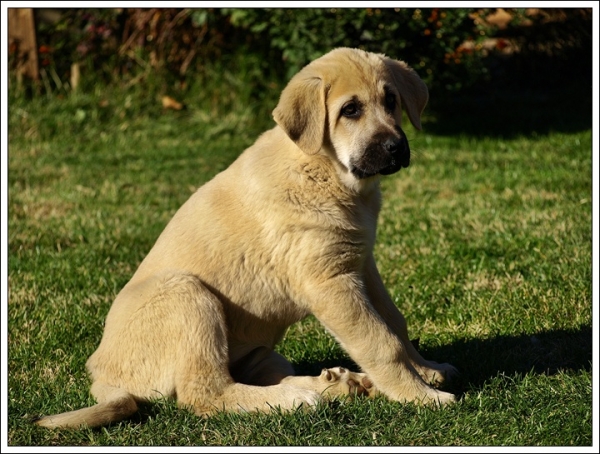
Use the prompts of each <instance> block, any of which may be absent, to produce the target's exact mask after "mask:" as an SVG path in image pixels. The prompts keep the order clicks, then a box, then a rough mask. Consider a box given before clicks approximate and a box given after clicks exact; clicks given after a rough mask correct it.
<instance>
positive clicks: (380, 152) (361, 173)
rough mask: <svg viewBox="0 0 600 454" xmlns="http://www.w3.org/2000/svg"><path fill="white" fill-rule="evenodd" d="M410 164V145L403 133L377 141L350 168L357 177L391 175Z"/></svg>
mask: <svg viewBox="0 0 600 454" xmlns="http://www.w3.org/2000/svg"><path fill="white" fill-rule="evenodd" d="M409 165H410V147H409V146H408V140H406V137H405V136H404V134H402V135H401V137H400V138H388V139H386V140H385V141H377V142H375V144H374V145H373V146H370V147H368V148H367V149H366V150H365V153H364V154H363V155H362V157H361V158H360V159H358V160H357V161H356V162H355V163H353V165H352V166H351V168H350V171H351V172H352V174H353V175H354V176H356V177H357V178H359V179H363V178H369V177H372V176H375V175H391V174H393V173H396V172H398V171H399V170H400V169H402V168H406V167H408V166H409Z"/></svg>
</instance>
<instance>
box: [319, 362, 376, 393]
mask: <svg viewBox="0 0 600 454" xmlns="http://www.w3.org/2000/svg"><path fill="white" fill-rule="evenodd" d="M318 378H319V381H320V382H322V383H323V385H324V390H323V393H324V394H326V395H330V396H351V397H354V396H373V395H375V394H377V389H376V388H375V385H374V384H373V382H372V381H371V380H370V379H369V377H368V376H367V374H362V373H358V372H350V371H349V370H348V369H346V368H344V367H333V368H330V369H323V370H322V372H321V375H319V377H318Z"/></svg>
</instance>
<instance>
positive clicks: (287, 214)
mask: <svg viewBox="0 0 600 454" xmlns="http://www.w3.org/2000/svg"><path fill="white" fill-rule="evenodd" d="M428 96H429V95H428V90H427V87H426V86H425V84H424V83H423V81H422V80H421V79H420V78H419V77H418V76H417V74H416V73H415V72H414V71H413V70H412V69H410V68H409V67H408V66H407V65H406V64H405V63H403V62H402V61H397V60H393V59H390V58H388V57H386V56H384V55H380V54H374V53H368V52H365V51H362V50H357V49H349V48H338V49H334V50H333V51H331V52H329V53H328V54H326V55H324V56H322V57H321V58H319V59H317V60H315V61H313V62H312V63H310V64H309V65H307V66H306V67H305V68H304V69H302V70H301V71H300V72H299V73H298V74H297V75H296V76H294V77H293V78H292V79H291V81H290V82H289V84H288V85H287V86H286V87H285V89H284V90H283V92H282V93H281V97H280V100H279V103H278V105H277V106H276V108H275V110H274V111H273V117H274V119H275V122H276V123H277V124H276V126H275V127H274V128H273V129H271V130H269V131H267V132H265V133H263V134H262V135H261V136H260V137H259V138H258V140H257V141H256V142H255V143H254V144H253V145H252V146H251V147H250V148H248V149H246V150H245V151H244V152H243V153H242V154H241V155H240V156H239V157H238V158H237V160H236V161H235V162H233V163H232V164H231V166H230V167H229V168H227V169H226V170H225V171H223V172H221V173H220V174H218V175H216V176H215V177H214V178H213V179H212V180H211V181H209V182H208V183H206V184H205V185H204V186H202V187H201V188H199V189H198V191H197V192H196V193H194V194H193V195H192V196H191V197H190V199H189V200H188V201H187V202H186V203H185V204H184V205H183V206H182V207H181V208H180V209H179V210H178V211H177V213H176V214H175V215H174V217H173V219H172V220H171V221H170V222H169V223H168V225H167V226H166V228H165V230H164V231H163V232H162V234H161V235H160V237H159V238H158V240H157V241H156V244H155V245H154V247H153V248H152V249H151V250H150V252H149V254H148V255H147V257H146V258H145V259H144V260H143V261H142V263H141V264H140V266H139V268H138V269H137V271H136V272H135V274H134V275H133V277H132V278H131V280H130V281H129V283H127V285H126V286H125V287H124V288H123V289H122V291H121V292H120V293H119V294H118V295H117V297H116V299H115V301H114V303H113V305H112V307H111V309H110V312H109V313H108V316H107V318H106V325H105V329H104V334H103V336H102V340H101V342H100V345H99V347H98V349H97V350H96V351H95V352H94V353H93V354H92V356H91V357H90V358H89V360H88V361H87V369H88V371H89V374H90V376H91V379H92V382H93V383H92V387H91V392H92V394H93V396H94V397H95V398H96V400H97V402H98V403H97V404H96V405H94V406H92V407H88V408H83V409H80V410H76V411H71V412H67V413H61V414H58V415H53V416H46V417H43V418H41V419H39V420H38V421H37V424H38V425H40V426H44V427H49V428H56V427H79V426H82V425H87V426H90V427H93V426H99V425H105V424H108V423H111V422H114V421H118V420H121V419H123V418H126V417H128V416H130V415H132V414H133V413H134V412H135V411H136V410H137V404H138V403H139V402H143V401H147V400H149V399H153V398H157V397H165V396H168V397H172V398H176V399H177V402H178V404H179V405H180V406H182V407H186V408H189V409H190V410H192V411H193V412H194V413H196V414H198V415H209V414H211V413H213V412H216V411H268V410H270V409H271V408H273V407H279V408H280V409H282V410H290V409H294V408H297V407H300V406H314V405H315V404H317V402H319V401H320V400H321V399H323V398H326V397H327V396H344V395H354V394H369V395H374V394H376V393H382V394H384V395H385V396H387V397H388V398H390V399H393V400H396V401H402V402H408V401H411V402H416V403H423V404H431V403H433V404H441V405H443V404H447V403H449V402H453V401H454V400H455V396H454V395H452V394H450V393H446V392H443V391H440V390H438V389H437V388H436V387H435V386H437V385H439V384H440V383H441V382H442V381H443V380H444V379H445V378H447V377H450V376H451V375H453V374H454V373H455V372H456V369H455V368H454V367H453V366H451V365H449V364H438V363H435V362H431V361H426V360H424V359H423V358H422V357H421V356H420V355H419V353H418V352H417V351H416V350H415V348H414V347H413V345H412V344H411V342H410V341H409V338H408V333H407V327H406V322H405V319H404V317H403V316H402V314H401V313H400V312H399V310H398V309H397V308H396V306H395V305H394V303H393V302H392V300H391V299H390V297H389V295H388V293H387V291H386V289H385V288H384V285H383V283H382V280H381V277H380V275H379V272H378V270H377V267H376V264H375V259H374V257H373V245H374V242H375V229H376V222H377V216H378V213H379V210H380V206H381V203H380V190H379V179H380V176H381V175H389V174H392V173H394V172H397V171H399V170H400V169H402V168H405V167H407V166H408V165H409V163H410V149H409V145H408V141H407V139H406V135H405V134H404V132H403V131H402V128H401V120H402V108H404V109H405V111H406V113H407V116H408V118H409V120H410V121H411V123H412V124H413V125H414V126H415V127H416V128H418V129H421V123H420V116H421V113H422V111H423V109H424V107H425V105H426V103H427V101H428ZM309 314H313V315H314V316H315V317H316V318H317V319H318V320H319V322H320V323H322V324H323V326H324V327H325V328H326V329H327V330H328V331H329V332H330V333H331V334H332V335H333V336H335V338H336V339H337V341H338V342H339V343H340V344H341V346H342V347H343V348H344V349H345V351H346V352H348V354H349V355H350V357H351V358H352V359H353V360H354V361H355V362H356V364H358V365H359V367H360V368H361V369H362V372H361V373H357V372H350V371H348V370H346V369H344V368H341V367H336V368H332V369H324V370H323V372H322V373H321V375H320V376H316V377H309V376H303V377H301V376H295V375H294V370H293V368H292V366H291V364H290V363H289V362H288V361H287V360H286V359H285V358H283V357H282V356H281V355H279V354H278V353H276V352H275V351H274V350H273V349H274V347H275V345H276V344H277V343H278V342H279V341H280V340H281V339H282V337H283V335H284V333H285V331H286V329H287V328H288V327H289V326H290V325H292V324H293V323H295V322H298V321H299V320H302V319H303V318H304V317H306V316H307V315H309Z"/></svg>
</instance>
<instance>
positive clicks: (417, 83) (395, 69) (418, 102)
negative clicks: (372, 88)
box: [383, 57, 429, 129]
mask: <svg viewBox="0 0 600 454" xmlns="http://www.w3.org/2000/svg"><path fill="white" fill-rule="evenodd" d="M383 61H384V62H385V65H386V66H387V68H388V70H389V71H390V73H391V75H392V78H393V79H394V83H395V85H396V89H397V90H398V93H399V94H400V99H401V100H402V105H403V106H404V107H405V109H406V113H407V114H408V119H409V120H410V122H411V123H412V124H413V126H414V127H415V128H417V129H421V114H422V113H423V109H425V106H426V105H427V101H429V90H427V85H425V82H423V81H422V80H421V78H420V77H419V76H418V75H417V73H416V72H415V71H414V70H413V69H412V68H409V67H408V65H407V64H406V63H404V62H403V61H400V60H392V59H391V58H387V57H385V58H384V59H383Z"/></svg>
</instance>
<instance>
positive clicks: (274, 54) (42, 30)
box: [36, 8, 592, 98]
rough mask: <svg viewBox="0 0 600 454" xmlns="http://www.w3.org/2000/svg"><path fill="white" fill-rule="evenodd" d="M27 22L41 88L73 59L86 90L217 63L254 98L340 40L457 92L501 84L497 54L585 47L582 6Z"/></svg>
mask: <svg viewBox="0 0 600 454" xmlns="http://www.w3.org/2000/svg"><path fill="white" fill-rule="evenodd" d="M508 18H510V19H508ZM36 19H37V24H38V25H37V27H38V42H39V50H40V54H41V58H40V60H41V66H42V68H43V69H45V70H46V71H47V72H48V73H51V75H52V77H48V84H46V86H45V88H44V89H45V90H56V89H58V88H61V87H63V86H65V87H68V80H69V71H70V68H71V64H72V63H73V62H79V63H81V64H82V66H83V67H84V73H85V76H86V77H84V78H83V79H84V83H87V84H88V86H90V85H91V84H96V83H97V82H98V81H99V80H104V81H112V82H116V81H118V82H121V83H132V81H133V83H140V82H148V81H149V80H150V79H152V80H156V79H157V77H156V76H157V75H158V76H160V77H159V79H160V80H161V81H162V87H159V88H161V89H163V90H164V89H166V87H169V89H173V88H174V87H177V88H178V89H182V88H186V87H188V86H189V84H190V83H193V81H194V80H197V78H198V77H199V76H200V77H202V75H203V74H204V73H206V71H207V70H208V68H209V67H211V66H213V65H215V64H217V65H223V66H225V67H226V68H227V69H229V70H230V71H231V72H233V73H236V74H243V78H244V80H246V81H247V83H250V84H252V85H253V86H254V87H255V90H254V93H255V95H256V96H257V97H259V98H260V96H261V93H263V92H264V88H265V87H268V86H269V85H270V84H271V85H272V84H274V83H276V84H282V83H285V82H286V81H287V80H288V79H289V78H290V77H291V75H293V74H294V73H295V72H297V71H298V70H299V69H300V68H301V67H302V66H304V65H305V64H306V63H308V62H309V61H310V60H312V59H314V58H316V57H318V56H320V55H321V54H323V53H325V52H327V51H329V50H330V49H332V48H333V47H337V46H350V47H359V48H363V49H365V50H368V51H373V52H382V53H385V54H387V55H389V56H391V57H395V58H399V59H403V60H405V61H407V62H408V63H409V64H410V65H411V66H413V67H415V68H416V69H417V70H418V72H419V74H420V75H421V77H422V78H424V79H425V81H426V82H427V83H428V85H429V86H430V89H431V90H433V91H434V92H435V91H452V92H455V91H460V90H465V89H468V88H471V87H473V85H474V84H476V83H482V82H486V81H488V82H489V81H492V80H493V81H494V83H495V84H498V83H499V82H501V81H502V82H505V83H510V81H511V79H512V78H513V77H512V76H513V75H514V73H513V74H510V73H507V68H506V65H505V64H504V62H505V60H506V59H507V55H511V56H512V55H514V54H518V55H520V56H521V57H520V58H519V62H518V65H517V66H516V68H517V69H519V70H520V71H521V73H522V74H527V73H528V72H530V71H531V70H532V69H535V70H538V71H539V70H540V69H543V68H541V67H540V66H539V60H540V59H539V58H533V59H532V57H540V56H546V57H552V60H553V65H556V64H557V62H559V63H561V65H560V68H566V67H570V66H572V65H573V64H577V65H578V66H581V64H587V65H589V63H590V56H591V51H592V47H591V46H592V44H591V41H592V29H591V23H592V15H591V9H580V8H564V9H560V8H555V9H542V10H539V9H535V10H532V9H529V10H527V9H516V8H515V9H509V10H506V11H505V10H501V11H500V13H499V12H498V11H496V9H494V8H492V9H470V8H360V9H359V8H278V9H275V8H274V9H269V8H267V9H264V8H261V9H255V8H247V9H229V8H204V9H181V8H150V9H139V8H134V9H128V8H117V9H100V8H80V9H64V10H58V11H57V10H45V9H43V10H37V11H36ZM532 60H536V61H537V62H538V63H537V65H538V67H537V68H533V67H531V66H529V65H530V64H531V63H528V62H531V61H532ZM216 62H219V63H216ZM576 62H579V63H576ZM222 69H223V68H220V70H222ZM514 69H515V68H513V70H514ZM553 69H555V70H556V68H555V67H554V68H553ZM561 71H562V69H561ZM151 74H152V77H150V75H151ZM517 76H518V75H517ZM559 76H560V75H556V74H553V79H559V78H560V77H559ZM540 78H541V79H542V81H543V80H546V79H548V77H547V75H546V76H544V75H543V74H541V75H540ZM537 82H538V83H539V82H540V81H539V80H538V81H537Z"/></svg>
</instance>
